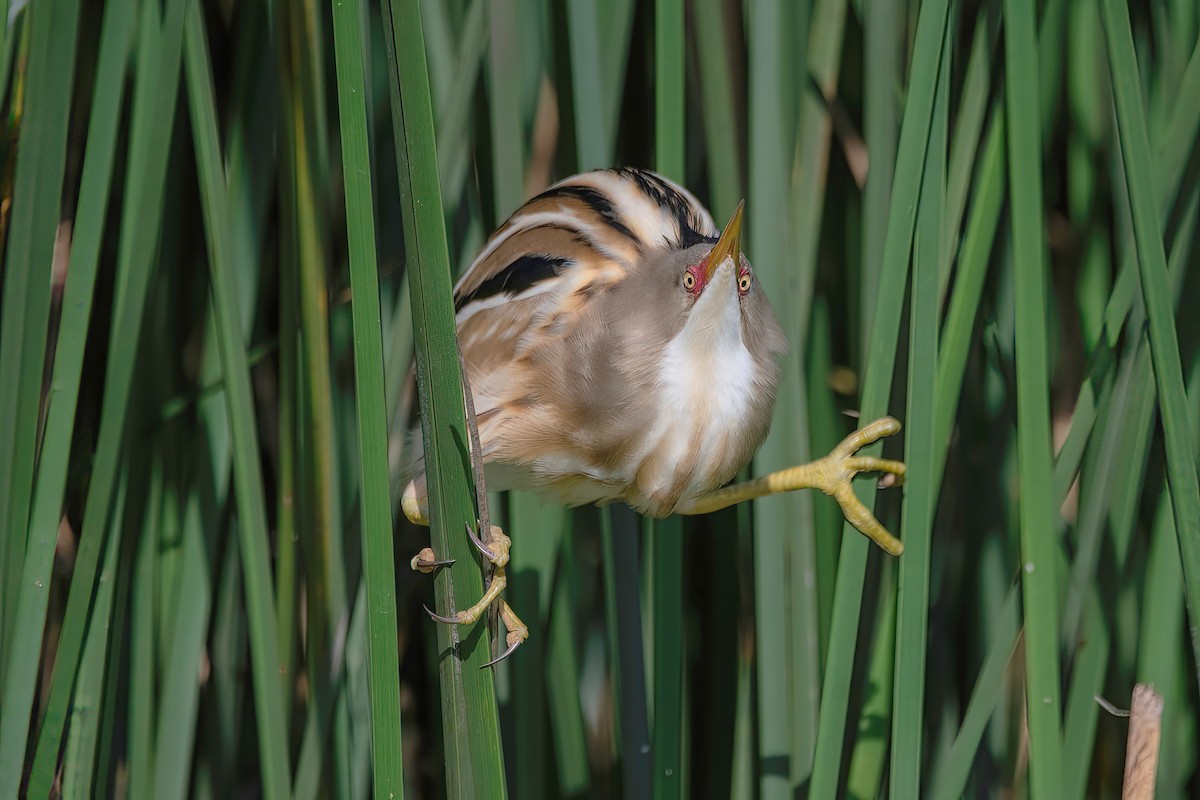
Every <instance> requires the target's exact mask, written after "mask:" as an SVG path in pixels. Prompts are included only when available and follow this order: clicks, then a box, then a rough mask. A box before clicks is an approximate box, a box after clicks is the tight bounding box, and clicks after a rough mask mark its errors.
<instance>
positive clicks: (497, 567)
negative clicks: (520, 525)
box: [412, 525, 529, 667]
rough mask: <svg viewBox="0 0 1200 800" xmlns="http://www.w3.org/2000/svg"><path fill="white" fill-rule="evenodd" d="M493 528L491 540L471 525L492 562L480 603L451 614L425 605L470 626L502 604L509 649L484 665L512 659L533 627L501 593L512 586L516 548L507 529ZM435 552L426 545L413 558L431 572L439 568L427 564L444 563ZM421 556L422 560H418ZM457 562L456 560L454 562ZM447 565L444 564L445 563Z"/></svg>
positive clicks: (445, 620)
mask: <svg viewBox="0 0 1200 800" xmlns="http://www.w3.org/2000/svg"><path fill="white" fill-rule="evenodd" d="M490 527H491V530H490V532H489V533H488V535H487V541H484V540H482V539H480V538H479V536H478V535H477V534H476V533H475V531H473V530H472V529H471V526H470V525H468V526H467V535H468V536H469V537H471V541H472V542H473V543H474V544H475V547H476V548H477V549H478V550H479V552H480V553H482V554H483V557H484V558H486V559H487V560H488V561H489V562H490V563H491V564H492V570H493V571H492V580H491V583H489V584H488V587H487V591H485V592H484V593H483V597H481V598H479V602H477V603H475V605H473V606H471V607H470V608H467V609H464V610H463V611H458V612H456V613H454V614H453V615H450V616H444V615H442V614H438V613H436V612H434V611H432V610H430V609H429V608H428V607H426V608H425V611H426V613H428V614H429V616H430V618H432V619H433V620H435V621H436V622H441V623H444V624H446V625H470V624H471V623H473V622H476V621H478V620H479V618H480V617H482V616H483V614H484V612H485V611H487V609H488V608H489V607H490V606H491V605H492V603H498V604H499V605H498V606H497V607H498V609H499V612H500V618H501V619H502V620H503V621H504V627H505V629H506V630H507V631H508V633H507V634H506V635H505V645H506V647H505V650H504V652H503V653H501V654H500V655H499V656H498V657H497V658H495V659H493V660H491V661H489V662H488V663H486V664H484V665H483V666H484V667H491V666H495V665H496V664H498V663H500V662H501V661H503V660H504V659H506V658H508V657H509V656H510V655H512V654H513V652H514V651H515V650H516V649H517V648H518V647H520V645H521V643H522V642H524V641H525V640H526V639H528V638H529V627H528V626H527V625H525V623H523V622H521V619H520V617H518V616H517V615H516V613H514V612H513V610H512V608H511V607H510V606H509V605H508V603H506V602H505V601H504V599H503V598H501V597H500V593H501V592H503V591H504V590H505V588H507V586H508V575H507V573H506V568H507V566H508V551H509V549H510V548H511V547H512V540H511V539H509V538H508V536H506V535H505V534H504V531H502V530H500V528H498V527H496V526H495V525H492V526H490ZM432 556H433V552H432V551H431V550H429V548H426V549H425V550H422V551H421V552H420V553H419V554H417V556H416V557H415V558H413V560H412V567H413V569H415V570H418V571H421V572H431V571H432V570H433V569H435V568H436V567H432V566H431V567H428V568H425V567H423V566H422V565H425V564H442V562H435V561H433V558H432ZM418 559H419V560H418ZM451 563H453V562H451ZM443 565H444V564H443Z"/></svg>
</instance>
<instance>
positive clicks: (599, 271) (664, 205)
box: [454, 169, 717, 368]
mask: <svg viewBox="0 0 1200 800" xmlns="http://www.w3.org/2000/svg"><path fill="white" fill-rule="evenodd" d="M716 235H717V230H716V227H715V226H714V225H713V220H712V217H711V216H710V215H709V213H708V212H707V211H706V210H705V209H704V207H703V206H702V205H701V204H700V202H699V201H698V200H696V198H695V197H693V196H692V195H691V193H689V192H688V191H687V190H686V189H683V188H682V187H680V186H679V185H677V184H675V183H673V182H672V181H669V180H667V179H666V178H663V177H662V176H660V175H656V174H655V173H653V172H649V171H646V170H640V169H619V170H598V171H595V172H588V173H584V174H582V175H577V176H575V177H573V178H569V179H567V180H565V181H562V182H561V183H558V184H555V185H554V186H552V187H550V188H549V189H547V190H546V191H545V192H543V193H542V194H540V195H538V196H537V197H535V198H533V199H532V200H530V201H529V202H527V203H526V204H525V205H524V206H522V207H521V208H520V209H518V210H517V211H516V213H514V214H513V215H512V216H511V217H510V218H509V219H508V221H507V222H505V223H504V224H503V225H502V226H500V228H499V229H498V230H497V231H496V232H495V233H494V234H492V236H491V238H490V239H489V240H488V242H487V245H486V246H485V247H484V248H483V251H482V252H481V253H480V254H479V256H478V257H477V258H476V259H475V261H474V263H472V264H471V266H470V268H469V269H468V270H467V271H466V273H465V274H464V275H463V276H462V278H461V279H460V280H459V282H458V285H457V286H456V287H455V289H454V307H455V312H456V319H457V323H458V327H459V335H460V339H461V340H462V347H463V354H464V357H466V359H467V361H468V363H472V364H473V366H474V367H476V368H479V367H481V366H483V364H484V363H486V362H489V361H490V362H493V363H502V362H504V361H505V360H508V359H511V357H512V354H513V348H515V347H517V346H518V343H519V341H520V340H521V339H522V338H523V337H525V336H526V334H528V333H529V332H530V331H532V330H534V329H543V330H544V331H546V332H551V331H554V330H556V329H557V330H558V331H559V332H563V331H564V330H565V328H566V327H569V325H565V323H567V322H569V319H570V318H572V317H574V316H577V312H579V311H580V310H581V308H582V306H584V305H586V303H587V301H588V300H589V299H590V298H591V297H593V296H594V295H595V294H596V292H597V291H599V290H600V289H602V288H604V287H605V286H608V285H611V284H613V283H615V282H617V281H619V280H620V279H621V278H622V277H623V276H624V275H625V273H626V271H627V270H628V269H629V268H630V267H631V266H632V265H634V264H636V263H637V261H638V260H639V259H640V258H642V257H643V256H644V255H645V253H646V252H647V251H649V250H651V249H653V248H658V247H688V246H690V245H692V244H695V243H698V242H700V241H704V240H706V239H709V238H711V237H713V236H716Z"/></svg>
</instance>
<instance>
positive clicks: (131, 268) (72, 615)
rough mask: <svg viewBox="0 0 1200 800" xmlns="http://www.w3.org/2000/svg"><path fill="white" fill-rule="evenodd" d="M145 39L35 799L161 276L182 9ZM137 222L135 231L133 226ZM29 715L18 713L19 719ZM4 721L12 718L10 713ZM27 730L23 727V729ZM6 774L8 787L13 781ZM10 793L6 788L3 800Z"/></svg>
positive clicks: (16, 750)
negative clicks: (109, 308)
mask: <svg viewBox="0 0 1200 800" xmlns="http://www.w3.org/2000/svg"><path fill="white" fill-rule="evenodd" d="M141 9H142V14H143V17H142V27H141V31H139V39H140V40H141V41H143V42H145V44H144V46H143V47H142V48H141V49H140V52H139V56H138V62H139V64H141V65H144V68H142V69H139V70H138V80H137V82H136V84H135V90H134V110H133V122H132V132H131V134H130V148H131V150H134V151H136V152H138V153H142V154H144V156H143V158H140V159H131V160H130V162H129V169H128V173H127V176H126V199H125V202H126V206H127V208H128V209H130V210H129V211H127V212H126V213H124V214H123V215H122V229H121V239H120V243H119V250H118V254H117V275H118V279H117V281H118V282H117V285H118V287H119V291H118V296H117V305H116V309H115V312H114V319H113V328H112V333H111V335H110V353H109V360H108V364H107V375H106V377H105V382H104V398H103V401H102V412H101V419H100V432H99V436H98V441H97V445H96V458H95V462H94V465H93V474H94V479H93V480H92V482H91V483H90V484H89V486H88V497H87V505H86V507H85V510H84V518H83V529H82V532H81V535H80V543H79V551H78V555H77V557H76V560H75V570H74V573H73V574H72V579H71V591H70V595H69V597H68V600H67V609H66V613H65V615H64V622H63V628H62V633H61V635H60V637H59V642H58V651H57V655H56V658H55V665H54V667H55V668H54V673H53V677H52V679H51V686H50V697H49V701H48V704H47V707H46V713H45V715H44V717H43V719H42V727H41V732H40V733H39V736H38V744H37V750H36V752H35V754H34V762H33V769H32V772H31V775H30V783H29V791H30V793H32V794H34V795H40V794H44V793H48V792H49V788H50V785H51V783H52V781H53V777H54V771H55V765H56V764H57V762H58V755H59V748H60V746H61V743H62V734H63V726H64V725H65V724H66V720H67V709H68V706H69V704H70V698H71V695H72V693H73V690H74V683H75V676H76V671H77V669H78V665H79V657H80V653H81V651H82V648H83V642H84V637H85V634H86V630H87V623H88V617H89V615H90V609H91V604H92V599H93V596H94V590H95V582H96V575H97V571H98V568H99V561H100V555H101V554H102V552H103V550H104V539H105V531H106V528H107V525H108V516H109V511H110V509H111V507H112V500H113V493H114V491H115V486H116V484H115V482H116V473H117V464H118V462H119V459H120V457H121V447H122V445H123V441H124V426H125V418H126V414H127V412H128V404H129V398H130V395H131V391H132V383H133V370H134V364H135V360H136V351H137V342H138V339H139V333H140V329H141V317H142V309H143V304H144V302H145V297H146V290H147V285H148V283H149V278H150V274H151V270H152V269H153V248H154V244H155V242H156V239H157V231H158V224H157V222H158V220H159V219H160V218H161V208H162V197H163V187H164V183H165V179H166V160H167V150H168V143H169V140H170V133H171V131H170V128H171V126H169V125H162V124H161V120H162V119H164V118H165V119H170V118H172V117H173V115H174V108H175V97H176V82H177V80H178V75H179V53H180V46H181V43H182V29H183V4H182V3H181V2H178V0H176V2H172V3H169V4H168V6H167V10H166V17H165V21H164V23H163V25H162V30H161V32H160V31H159V29H158V13H157V9H154V8H149V7H148V6H147V5H143V6H142V7H141ZM135 220H136V222H135ZM20 716H22V715H21V714H19V713H18V714H17V715H16V717H20ZM5 719H14V721H15V718H14V717H11V716H10V715H9V713H8V712H7V711H6V714H5ZM2 728H3V724H2V723H0V742H3V743H2V744H0V762H2V761H3V760H4V759H5V758H8V757H11V756H10V754H12V756H15V757H16V758H20V757H21V755H20V754H21V753H23V752H24V741H23V736H24V733H23V732H22V733H21V734H20V736H21V737H22V739H21V741H20V742H19V743H14V746H13V747H10V746H9V745H8V743H7V742H4V739H5V737H4V732H3V730H2ZM23 728H24V723H22V730H23ZM4 772H5V770H4V769H3V768H0V781H2V780H3V779H4V778H5V777H6V776H5V775H4ZM4 793H5V789H4V786H3V784H2V783H0V794H4Z"/></svg>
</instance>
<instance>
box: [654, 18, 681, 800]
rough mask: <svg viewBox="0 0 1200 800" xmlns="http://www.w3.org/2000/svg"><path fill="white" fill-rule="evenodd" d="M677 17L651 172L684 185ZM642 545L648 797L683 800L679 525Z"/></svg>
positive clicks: (661, 84)
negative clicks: (649, 669) (647, 605)
mask: <svg viewBox="0 0 1200 800" xmlns="http://www.w3.org/2000/svg"><path fill="white" fill-rule="evenodd" d="M683 26H684V14H683V2H682V0H657V2H656V4H655V15H654V36H655V49H654V68H655V82H654V92H655V94H654V142H655V144H654V153H655V168H656V169H657V170H658V171H659V172H660V173H661V174H663V175H665V176H666V177H668V178H670V179H672V180H674V181H678V182H680V183H684V96H685V88H684V35H683V31H684V28H683ZM645 531H646V535H647V536H648V537H649V538H650V542H649V546H650V551H651V554H652V555H651V575H650V577H651V581H650V583H651V588H650V594H651V595H652V622H651V629H652V637H653V642H654V659H653V690H654V691H653V694H652V697H653V703H654V708H653V716H652V719H653V726H652V729H651V735H652V737H653V738H652V740H651V742H650V753H651V757H652V766H653V777H652V780H653V786H654V797H656V798H669V797H682V796H683V774H682V772H683V770H682V765H683V762H682V759H683V753H684V747H685V743H686V733H685V731H684V728H683V711H684V697H683V687H684V655H685V640H684V635H683V629H684V613H685V612H684V607H685V606H684V599H683V561H684V556H685V554H684V549H683V521H682V520H681V519H680V518H679V517H670V518H668V519H665V520H647V523H646V526H645Z"/></svg>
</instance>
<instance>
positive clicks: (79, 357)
mask: <svg viewBox="0 0 1200 800" xmlns="http://www.w3.org/2000/svg"><path fill="white" fill-rule="evenodd" d="M133 10H134V9H133V8H132V4H114V5H113V6H112V7H111V8H106V10H105V11H106V13H105V17H104V22H103V25H102V29H101V51H100V55H99V58H98V62H97V73H98V81H104V83H101V84H100V85H102V86H106V87H107V90H106V91H102V92H97V93H96V95H95V96H94V98H93V103H92V110H91V111H92V113H91V123H90V131H89V136H88V146H87V153H86V157H85V159H84V167H83V177H82V183H81V186H80V190H79V191H80V203H79V210H78V212H77V214H76V218H75V231H74V237H73V241H72V247H71V260H70V262H69V264H68V268H67V275H68V279H67V282H66V286H65V287H64V298H63V315H62V320H61V321H60V323H59V334H58V340H57V345H56V347H55V357H54V365H55V366H54V372H53V375H52V381H51V385H52V386H53V387H54V389H53V390H52V391H51V392H50V395H49V398H48V408H47V412H46V423H45V431H46V433H45V439H44V441H43V444H42V454H41V461H40V464H39V468H38V472H37V478H36V484H35V486H34V495H33V504H32V511H31V516H30V520H29V534H30V538H29V541H28V546H27V550H26V552H25V554H24V559H25V561H24V570H23V576H24V578H25V579H27V580H28V582H29V583H28V585H27V586H23V585H21V584H20V583H18V582H14V583H13V584H11V587H12V589H14V590H16V589H19V590H20V592H21V594H20V595H19V600H20V605H19V606H18V609H17V617H16V619H17V631H16V632H15V634H14V638H13V641H14V643H16V644H18V645H19V647H17V648H16V649H14V650H13V651H11V653H10V651H8V650H7V649H3V648H0V649H3V652H0V662H2V663H3V664H4V665H5V666H0V674H4V672H5V671H6V667H7V668H9V669H12V668H14V667H15V668H16V669H17V670H18V671H19V672H23V673H24V674H26V675H32V674H33V671H34V670H35V669H36V661H37V657H38V655H39V653H40V641H41V637H42V631H43V629H44V626H45V619H46V604H47V602H48V600H49V592H48V591H46V590H45V589H44V588H43V587H45V586H48V584H49V582H50V575H51V568H52V564H53V558H54V547H55V544H56V543H57V541H58V522H59V514H60V512H61V511H62V501H63V492H64V490H65V486H66V482H67V468H68V461H69V457H70V451H71V440H72V437H73V433H74V430H75V410H76V407H77V404H78V399H79V385H80V378H81V373H82V370H83V353H84V345H85V344H86V342H87V328H88V321H89V318H90V316H91V310H92V294H93V289H94V288H95V284H96V272H97V262H98V261H99V257H100V246H101V243H102V240H103V226H104V219H105V215H106V212H107V209H108V197H109V185H110V182H111V178H112V168H113V152H114V150H115V148H116V133H117V122H118V119H119V116H120V111H121V98H122V94H123V89H124V85H125V82H124V80H123V72H124V67H125V64H126V61H127V59H128V55H129V47H130V43H131V41H132V34H133V21H134V15H133ZM8 263H9V264H11V263H12V262H11V258H10V260H9V262H8ZM9 269H10V270H11V269H15V267H11V266H10V267H9ZM10 274H11V273H10ZM6 341H7V340H6ZM7 530H9V531H10V533H9V535H6V536H5V540H6V541H7V542H8V543H10V544H12V545H14V546H15V545H16V543H17V542H19V541H23V540H24V536H23V535H20V536H19V535H17V531H16V529H11V528H10V529H7ZM8 677H9V680H11V681H14V682H12V683H7V682H6V683H2V684H0V685H3V686H4V687H5V690H4V696H3V706H4V708H5V709H6V711H7V713H6V714H5V716H6V717H9V716H10V717H11V718H12V719H13V721H14V722H16V721H17V720H19V718H20V717H21V716H22V714H21V712H20V711H19V710H18V709H21V708H28V703H29V701H28V700H22V699H19V698H18V697H17V696H16V695H15V694H10V693H9V692H10V688H9V687H10V686H11V687H12V690H11V691H13V692H27V693H30V694H29V695H28V696H32V695H31V693H32V691H33V684H32V682H31V681H30V678H29V677H25V678H24V679H22V678H21V677H19V676H18V677H12V676H8ZM22 680H23V681H24V682H23V683H21V681H22ZM22 687H24V688H22ZM28 714H29V712H28V710H26V711H25V712H24V716H25V718H26V720H25V721H26V722H27V721H28ZM22 724H24V723H22ZM2 727H3V726H0V729H2ZM2 738H3V736H2V734H0V739H2ZM10 744H11V742H10ZM13 746H14V747H15V745H13Z"/></svg>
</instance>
